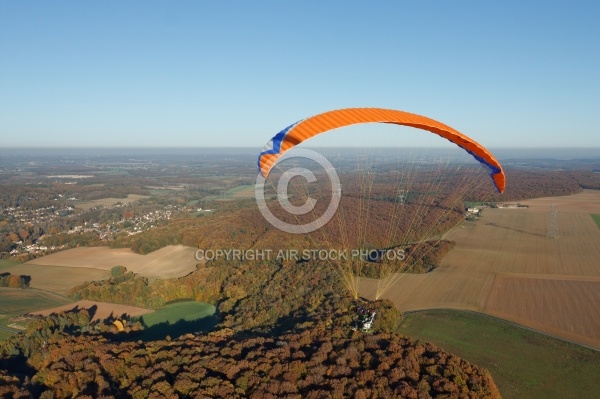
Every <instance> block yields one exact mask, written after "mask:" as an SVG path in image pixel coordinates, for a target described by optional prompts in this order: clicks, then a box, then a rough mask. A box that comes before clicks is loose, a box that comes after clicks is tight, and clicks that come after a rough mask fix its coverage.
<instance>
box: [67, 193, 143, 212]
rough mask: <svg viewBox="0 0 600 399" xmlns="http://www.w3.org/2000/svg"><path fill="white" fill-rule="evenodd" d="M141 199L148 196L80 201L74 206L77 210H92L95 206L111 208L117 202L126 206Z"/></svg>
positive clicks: (136, 195)
mask: <svg viewBox="0 0 600 399" xmlns="http://www.w3.org/2000/svg"><path fill="white" fill-rule="evenodd" d="M142 198H148V196H146V195H139V194H129V195H128V196H127V198H101V199H97V200H92V201H81V202H75V203H74V206H75V208H78V209H90V208H93V207H95V206H99V205H102V206H112V205H116V204H118V203H119V202H120V203H122V204H126V203H129V202H134V201H137V200H140V199H142Z"/></svg>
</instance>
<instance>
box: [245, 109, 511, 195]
mask: <svg viewBox="0 0 600 399" xmlns="http://www.w3.org/2000/svg"><path fill="white" fill-rule="evenodd" d="M359 123H391V124H395V125H404V126H411V127H414V128H417V129H422V130H427V131H430V132H432V133H435V134H437V135H439V136H441V137H443V138H445V139H447V140H449V141H451V142H452V143H454V144H456V145H458V146H459V147H460V148H462V149H464V150H465V151H467V152H468V153H469V154H471V155H472V156H473V157H474V158H475V159H476V160H478V161H479V162H481V164H483V165H485V166H486V167H487V168H488V169H489V170H490V176H491V178H492V180H493V181H494V185H495V186H496V189H497V190H498V191H499V192H503V191H504V186H505V184H506V177H505V175H504V171H503V170H502V166H501V165H500V163H499V162H498V161H497V160H496V158H494V156H493V155H492V154H491V153H490V152H489V151H488V150H487V149H485V147H483V146H482V145H481V144H479V143H477V142H476V141H475V140H473V139H471V138H469V137H467V136H465V135H464V134H462V133H460V132H459V131H457V130H455V129H453V128H451V127H450V126H447V125H444V124H443V123H441V122H438V121H436V120H433V119H431V118H427V117H425V116H421V115H416V114H411V113H409V112H404V111H398V110H393V109H384V108H346V109H338V110H333V111H328V112H325V113H322V114H319V115H315V116H313V117H310V118H307V119H304V120H301V121H299V122H296V123H294V124H292V125H290V126H288V127H286V128H285V129H283V130H282V131H281V132H279V133H277V134H276V135H275V136H274V137H273V138H272V139H271V141H269V142H268V143H267V145H266V146H265V147H264V148H263V151H262V152H261V153H260V155H259V157H258V163H257V164H258V165H257V166H258V170H259V172H260V173H261V174H262V176H263V177H265V178H266V177H267V176H268V175H269V172H270V171H271V168H272V167H273V166H274V165H275V163H276V162H277V160H278V159H279V158H280V157H281V156H282V155H283V154H284V153H285V152H286V151H288V150H289V149H290V148H292V147H294V146H295V145H297V144H300V143H302V142H303V141H305V140H308V139H309V138H311V137H313V136H316V135H318V134H320V133H324V132H326V131H328V130H332V129H336V128H340V127H344V126H350V125H355V124H359Z"/></svg>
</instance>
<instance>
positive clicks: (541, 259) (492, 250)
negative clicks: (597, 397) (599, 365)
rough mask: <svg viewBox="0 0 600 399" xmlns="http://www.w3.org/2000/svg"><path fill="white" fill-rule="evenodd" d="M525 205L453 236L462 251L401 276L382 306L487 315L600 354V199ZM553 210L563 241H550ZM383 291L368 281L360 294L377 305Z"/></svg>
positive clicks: (597, 195) (590, 195)
mask: <svg viewBox="0 0 600 399" xmlns="http://www.w3.org/2000/svg"><path fill="white" fill-rule="evenodd" d="M522 203H523V204H527V205H528V206H529V208H520V209H485V210H484V212H483V216H482V217H481V219H480V220H478V221H476V222H465V223H463V224H462V225H460V226H459V227H457V228H456V229H455V230H453V231H451V232H450V233H449V234H447V236H446V238H447V239H450V240H454V241H455V242H456V247H455V248H454V249H453V250H452V251H450V253H449V254H448V255H446V257H445V258H444V259H443V261H442V264H441V266H440V267H439V268H437V269H436V270H434V271H432V272H430V273H427V274H420V275H414V274H405V275H402V276H397V280H398V281H397V282H395V283H394V284H393V285H392V286H391V287H390V288H389V289H387V290H386V292H385V293H384V295H383V298H388V299H390V300H392V301H393V302H394V303H395V304H396V306H397V307H398V308H399V309H400V310H402V311H407V310H423V309H434V308H454V309H466V310H474V311H478V312H483V313H489V314H493V315H497V316H499V317H503V318H506V319H509V320H513V321H515V322H519V323H521V324H523V325H525V326H528V327H531V328H535V329H538V330H540V331H544V332H546V333H549V334H553V335H556V336H559V337H562V338H564V339H568V340H573V341H575V342H578V343H582V344H586V345H590V346H593V347H596V348H600V333H599V332H598V331H600V325H599V324H598V320H600V308H598V307H597V306H590V305H589V304H592V303H598V301H599V298H598V295H599V294H598V292H599V291H600V290H599V289H600V279H599V277H600V261H599V260H600V229H598V227H597V226H596V224H595V223H594V220H592V218H590V216H589V214H590V213H599V212H600V191H593V190H584V191H583V192H582V193H580V194H575V195H570V196H565V197H552V198H540V199H535V200H528V201H522ZM554 204H556V206H557V210H558V216H557V223H558V233H559V238H558V239H552V238H549V237H547V232H548V225H549V212H550V209H551V207H552V205H554ZM379 285H380V283H378V282H377V281H376V280H371V279H362V280H361V294H362V295H363V296H365V297H368V298H374V297H375V296H376V293H377V291H378V286H379ZM549 298H552V299H551V300H550V299H549ZM518 299H520V300H518ZM546 299H548V301H546ZM589 301H591V302H589ZM551 303H553V304H555V306H552V305H551Z"/></svg>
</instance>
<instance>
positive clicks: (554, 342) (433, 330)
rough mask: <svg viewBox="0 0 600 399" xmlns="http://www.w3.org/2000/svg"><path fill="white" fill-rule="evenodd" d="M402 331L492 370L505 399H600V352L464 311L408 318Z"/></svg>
mask: <svg viewBox="0 0 600 399" xmlns="http://www.w3.org/2000/svg"><path fill="white" fill-rule="evenodd" d="M399 332H400V333H402V334H404V335H406V336H409V337H412V338H414V339H419V340H422V341H428V342H431V343H433V344H435V345H437V346H439V347H440V348H443V349H444V350H446V351H448V352H450V353H452V354H455V355H457V356H460V357H461V358H463V359H465V360H468V361H469V362H472V363H474V364H477V365H478V366H481V367H485V368H486V369H488V370H489V371H490V372H491V373H492V376H493V377H494V381H495V382H496V385H497V386H498V389H499V390H500V393H501V394H502V397H503V398H506V399H510V398H544V399H549V398H557V399H558V398H560V399H565V398H574V399H575V398H577V399H581V398H596V397H597V396H596V395H597V394H598V392H600V379H599V378H598V376H599V375H600V352H599V351H595V350H592V349H588V348H585V347H583V346H579V345H576V344H572V343H569V342H566V341H563V340H560V339H556V338H552V337H550V336H547V335H544V334H540V333H537V332H534V331H531V330H528V329H526V328H522V327H519V326H517V325H514V324H512V323H509V322H505V321H502V320H500V319H497V318H494V317H490V316H486V315H482V314H478V313H472V312H466V311H458V310H430V311H423V312H415V313H409V314H406V315H404V317H403V319H402V322H401V323H400V327H399Z"/></svg>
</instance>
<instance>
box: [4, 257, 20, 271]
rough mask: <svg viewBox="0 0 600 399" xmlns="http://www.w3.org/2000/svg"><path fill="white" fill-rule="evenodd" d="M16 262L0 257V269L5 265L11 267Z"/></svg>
mask: <svg viewBox="0 0 600 399" xmlns="http://www.w3.org/2000/svg"><path fill="white" fill-rule="evenodd" d="M18 264H19V263H18V262H13V261H12V260H6V259H0V270H2V269H4V268H5V267H11V266H15V265H18Z"/></svg>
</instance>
